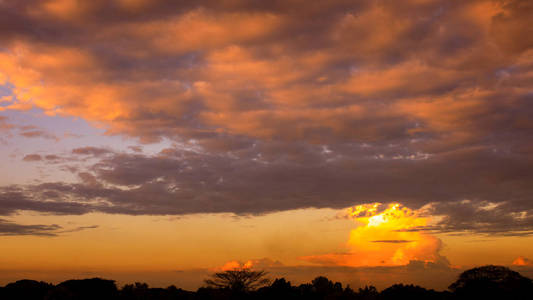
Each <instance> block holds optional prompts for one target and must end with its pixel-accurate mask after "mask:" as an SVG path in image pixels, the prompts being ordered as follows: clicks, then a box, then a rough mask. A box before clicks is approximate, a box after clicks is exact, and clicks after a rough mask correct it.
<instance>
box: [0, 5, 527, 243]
mask: <svg viewBox="0 0 533 300" xmlns="http://www.w3.org/2000/svg"><path fill="white" fill-rule="evenodd" d="M532 7H533V6H532V4H531V2H530V1H506V2H501V1H457V2H453V3H451V2H450V1H440V0H435V1H414V0H413V1H406V2H404V3H402V5H399V4H397V3H395V2H393V1H356V2H354V1H344V0H335V1H327V2H324V3H314V4H312V5H308V4H305V5H303V4H302V2H301V1H296V0H295V1H292V0H291V1H268V2H264V3H263V2H261V3H255V2H254V3H253V4H252V3H250V2H247V1H207V0H206V1H195V2H191V3H182V2H168V1H136V2H135V3H134V2H127V1H91V2H90V3H84V4H77V5H75V4H74V2H71V1H46V2H42V1H32V0H27V1H16V2H2V4H1V5H0V14H1V15H2V16H4V17H3V18H2V20H0V28H1V29H0V31H1V32H0V33H1V34H0V42H1V43H2V45H3V50H2V51H1V52H0V84H9V85H10V86H13V89H12V93H13V97H10V98H9V99H8V98H5V101H2V110H13V109H15V110H25V109H28V108H31V107H38V108H40V109H42V110H43V111H44V112H45V113H46V114H48V115H69V116H75V117H80V118H83V119H85V120H87V121H89V122H92V124H98V126H102V127H103V128H106V129H107V133H108V134H120V135H126V136H132V137H135V138H138V139H139V140H140V141H141V142H143V143H152V142H157V141H161V140H163V139H166V140H169V141H171V142H173V143H175V145H179V146H175V147H173V148H172V149H170V150H168V151H166V152H161V153H160V154H158V155H148V154H145V153H143V152H141V151H137V150H139V149H131V150H133V152H132V153H118V152H116V151H114V150H112V149H107V148H98V147H93V146H88V147H82V148H76V149H74V150H73V151H72V154H74V155H80V156H82V155H86V156H91V157H94V158H95V159H97V160H98V161H97V162H96V163H94V164H90V163H88V162H87V165H85V166H76V168H77V170H78V172H79V173H80V174H81V173H83V174H84V175H79V176H78V177H80V178H81V179H82V180H83V182H82V183H66V182H48V183H46V184H42V185H28V186H16V187H14V186H10V187H2V193H3V194H0V200H1V201H7V200H9V199H8V198H5V196H2V195H6V193H7V194H10V195H12V196H13V197H15V198H21V202H13V201H8V202H5V203H6V205H7V206H5V207H4V208H0V212H4V213H6V214H10V213H13V212H14V211H17V210H36V211H41V212H48V213H58V214H66V213H72V214H83V213H87V212H92V211H100V212H108V213H124V214H161V215H164V214H169V215H177V214H188V213H203V212H232V213H236V214H262V213H268V212H273V211H280V210H288V209H295V208H306V207H331V208H344V207H348V206H352V205H357V204H364V203H373V202H381V203H392V202H399V203H402V204H404V205H405V206H406V207H409V208H411V209H415V210H416V209H419V208H421V207H423V206H425V205H430V206H428V209H429V210H431V214H432V215H435V216H441V221H440V222H439V223H436V224H432V225H431V226H428V225H424V226H416V227H410V228H407V229H406V228H404V229H401V230H403V232H412V233H416V232H417V231H419V232H426V233H427V234H429V232H430V231H431V230H437V231H444V232H449V231H460V232H477V233H486V234H516V235H520V234H529V232H531V231H532V230H533V217H532V214H533V206H531V201H530V200H531V197H532V196H533V188H532V187H531V184H530V182H531V181H532V180H533V178H532V174H531V172H530V170H531V167H532V166H533V160H532V159H531V157H532V155H531V154H532V153H533V143H532V142H531V140H532V137H533V123H532V121H531V117H530V116H531V115H532V114H533V106H531V105H530V103H531V101H532V99H533V94H532V93H531V89H530V88H528V87H529V86H531V83H532V82H533V76H532V75H531V74H532V70H533V69H532V68H533V49H532V47H533V44H532V41H533V40H532V38H531V36H533V35H531V34H530V29H529V26H527V24H529V23H528V22H529V20H530V19H531V17H532V15H531V13H532V12H533V8H532ZM124 20H128V21H127V22H125V21H124ZM2 24H3V25H5V26H3V25H2ZM6 124H7V121H6V120H5V118H0V128H7V126H8V125H6ZM39 131H40V129H35V128H34V129H31V128H27V129H26V130H22V131H21V132H23V133H27V134H29V135H35V134H36V132H39ZM37 135H38V134H37ZM184 149H186V150H187V151H185V150H184ZM45 160H48V159H47V157H45ZM72 168H73V167H71V169H72ZM72 170H74V169H72ZM2 197H4V198H2ZM147 199H150V200H149V201H148V200H147ZM494 205H496V206H494ZM398 232H401V231H398ZM385 240H397V241H399V240H403V239H374V241H385ZM405 240H410V239H405ZM374 244H375V245H392V244H398V245H408V244H413V243H392V242H390V241H389V242H388V243H385V242H376V243H374Z"/></svg>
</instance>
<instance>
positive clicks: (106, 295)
mask: <svg viewBox="0 0 533 300" xmlns="http://www.w3.org/2000/svg"><path fill="white" fill-rule="evenodd" d="M0 299H2V300H4V299H5V300H12V299H17V300H18V299H22V300H89V299H90V300H115V299H117V300H171V299H172V300H204V299H205V300H211V299H212V300H225V299H228V300H229V299H242V300H246V299H265V300H266V299H296V300H299V299H302V300H303V299H306V300H307V299H310V300H322V299H324V300H393V299H409V300H419V299H420V300H422V299H431V300H454V299H458V300H466V299H513V300H515V299H516V300H525V299H533V282H532V280H531V279H529V278H527V277H524V276H522V275H520V274H519V273H518V272H515V271H512V270H510V269H508V268H506V267H501V266H492V265H490V266H484V267H479V268H474V269H470V270H467V271H465V272H463V273H462V274H461V275H459V277H458V279H457V280H456V281H455V282H453V283H452V284H451V285H450V286H449V289H448V290H447V291H435V290H431V289H425V288H423V287H420V286H416V285H405V284H395V285H392V286H390V287H388V288H386V289H384V290H382V291H378V290H377V289H376V288H375V287H373V286H366V287H364V288H358V289H352V288H351V287H350V286H346V287H343V285H342V284H341V283H340V282H333V281H331V280H329V279H328V278H326V277H324V276H319V277H316V278H315V279H313V280H312V281H311V282H310V283H304V284H300V285H293V284H292V283H291V282H290V281H287V280H286V279H285V278H276V279H275V280H273V281H270V280H269V279H268V278H267V273H266V272H264V271H253V270H250V269H236V270H230V271H224V272H218V273H215V274H213V275H212V276H211V277H210V278H208V279H206V280H205V286H203V287H201V288H199V289H198V290H197V291H186V290H183V289H180V288H177V287H175V286H169V287H167V288H151V287H149V286H148V285H147V284H146V283H138V282H137V283H135V284H126V285H125V286H123V287H122V288H120V289H119V288H117V286H116V284H115V281H113V280H106V279H100V278H92V279H81V280H67V281H65V282H62V283H59V284H57V285H53V284H50V283H46V282H42V281H41V282H39V281H34V280H19V281H17V282H13V283H9V284H7V285H6V286H4V287H0Z"/></svg>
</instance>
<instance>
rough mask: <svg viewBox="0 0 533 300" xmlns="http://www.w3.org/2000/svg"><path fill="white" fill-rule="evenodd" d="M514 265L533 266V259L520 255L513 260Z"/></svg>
mask: <svg viewBox="0 0 533 300" xmlns="http://www.w3.org/2000/svg"><path fill="white" fill-rule="evenodd" d="M513 266H533V261H531V259H528V258H525V257H523V256H519V257H517V258H516V259H515V260H514V261H513Z"/></svg>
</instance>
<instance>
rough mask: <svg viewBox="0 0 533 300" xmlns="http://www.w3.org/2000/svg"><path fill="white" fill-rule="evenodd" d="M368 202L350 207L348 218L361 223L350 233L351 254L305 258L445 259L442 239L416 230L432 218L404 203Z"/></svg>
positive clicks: (369, 262) (368, 262) (358, 262)
mask: <svg viewBox="0 0 533 300" xmlns="http://www.w3.org/2000/svg"><path fill="white" fill-rule="evenodd" d="M382 207H383V205H382V204H381V203H374V204H365V205H359V206H355V207H351V208H349V209H347V211H346V212H345V215H344V216H345V217H348V218H351V219H353V220H354V221H355V222H356V223H357V224H358V225H359V226H358V227H357V228H355V229H353V230H352V231H351V233H350V238H349V240H348V242H347V244H346V247H347V248H348V252H347V253H340V254H339V253H332V254H324V255H314V256H306V257H303V258H302V259H303V260H306V261H309V262H313V263H318V264H326V265H340V266H351V267H360V266H401V265H407V264H409V262H411V261H424V262H432V263H436V262H442V261H443V259H444V258H443V257H442V256H440V254H439V251H440V248H441V241H440V240H439V239H438V238H436V237H434V236H432V235H430V234H427V233H423V232H419V231H412V230H416V228H418V227H421V226H427V225H428V224H429V223H430V221H431V219H430V218H429V217H425V216H421V213H420V212H419V211H414V210H411V209H409V208H407V207H403V206H402V205H400V204H397V203H393V204H389V205H388V206H387V207H386V208H385V209H383V208H382Z"/></svg>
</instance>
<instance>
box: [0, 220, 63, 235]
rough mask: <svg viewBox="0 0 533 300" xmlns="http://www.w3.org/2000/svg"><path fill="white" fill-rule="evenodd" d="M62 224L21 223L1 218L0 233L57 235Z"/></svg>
mask: <svg viewBox="0 0 533 300" xmlns="http://www.w3.org/2000/svg"><path fill="white" fill-rule="evenodd" d="M59 229H61V226H59V225H56V224H52V225H21V224H16V223H12V222H8V221H5V220H2V219H0V235H36V236H56V235H57V231H58V230H59Z"/></svg>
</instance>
